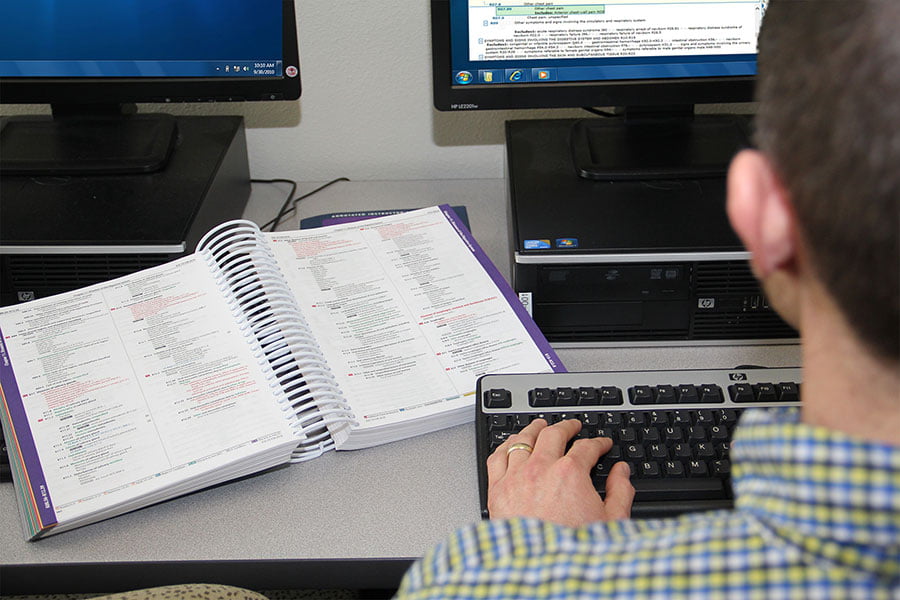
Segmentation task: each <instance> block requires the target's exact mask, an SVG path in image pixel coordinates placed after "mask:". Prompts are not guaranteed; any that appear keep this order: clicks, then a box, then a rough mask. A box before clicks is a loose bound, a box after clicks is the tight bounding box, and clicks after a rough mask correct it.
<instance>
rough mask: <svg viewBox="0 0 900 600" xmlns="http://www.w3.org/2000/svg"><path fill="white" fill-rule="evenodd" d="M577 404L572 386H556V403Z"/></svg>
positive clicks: (562, 404)
mask: <svg viewBox="0 0 900 600" xmlns="http://www.w3.org/2000/svg"><path fill="white" fill-rule="evenodd" d="M574 404H575V391H574V390H573V389H572V388H570V387H561V388H556V405H557V406H572V405H574Z"/></svg>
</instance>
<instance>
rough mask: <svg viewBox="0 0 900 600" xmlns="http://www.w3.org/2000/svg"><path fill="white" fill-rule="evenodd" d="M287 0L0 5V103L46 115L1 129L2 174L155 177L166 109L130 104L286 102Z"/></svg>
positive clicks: (290, 26)
mask: <svg viewBox="0 0 900 600" xmlns="http://www.w3.org/2000/svg"><path fill="white" fill-rule="evenodd" d="M296 28H297V23H296V18H295V15H294V3H293V0H29V1H28V2H20V1H15V0H0V102H3V103H27V104H50V105H51V107H52V113H53V119H52V120H48V119H45V118H43V117H42V116H38V117H30V116H16V117H9V118H5V119H3V120H2V122H0V172H3V173H17V174H57V175H58V174H77V175H82V174H87V173H112V172H118V173H126V172H127V173H134V172H151V171H158V170H160V169H162V168H164V166H165V165H166V163H167V161H168V159H169V157H170V156H171V153H172V151H173V149H174V147H175V145H176V142H177V134H178V131H177V126H176V123H175V119H174V118H173V117H172V116H171V115H168V114H154V115H146V114H140V115H135V114H134V113H136V112H137V110H136V108H135V107H134V104H136V103H154V102H159V103H169V102H232V101H242V100H295V99H297V98H298V97H299V96H300V70H299V53H298V49H297V33H296Z"/></svg>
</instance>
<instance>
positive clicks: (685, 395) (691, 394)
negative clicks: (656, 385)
mask: <svg viewBox="0 0 900 600" xmlns="http://www.w3.org/2000/svg"><path fill="white" fill-rule="evenodd" d="M675 393H676V394H677V395H678V403H679V404H695V403H697V402H699V401H700V396H699V395H698V394H697V387H696V386H693V385H688V384H682V385H679V386H678V387H676V388H675Z"/></svg>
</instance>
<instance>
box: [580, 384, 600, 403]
mask: <svg viewBox="0 0 900 600" xmlns="http://www.w3.org/2000/svg"><path fill="white" fill-rule="evenodd" d="M577 396H578V405H579V406H598V405H599V404H600V396H599V395H598V394H597V388H592V387H580V388H578V394H577Z"/></svg>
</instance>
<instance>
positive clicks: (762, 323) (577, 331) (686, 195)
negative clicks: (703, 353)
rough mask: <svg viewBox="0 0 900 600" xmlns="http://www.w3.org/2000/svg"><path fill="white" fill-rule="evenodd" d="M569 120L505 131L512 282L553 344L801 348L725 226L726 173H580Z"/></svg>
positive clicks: (513, 125) (514, 125) (519, 124)
mask: <svg viewBox="0 0 900 600" xmlns="http://www.w3.org/2000/svg"><path fill="white" fill-rule="evenodd" d="M573 123H574V121H573V120H570V119H554V120H531V121H510V122H508V123H507V125H506V144H507V177H508V186H509V187H508V189H509V205H508V206H509V223H510V242H511V245H512V261H513V264H512V283H513V287H514V289H515V290H516V292H518V293H519V296H520V298H522V300H523V302H524V303H525V304H526V306H528V307H529V309H530V310H531V313H532V315H533V317H534V319H535V321H536V322H537V324H538V326H539V327H540V328H541V330H542V331H543V333H544V335H545V336H546V337H547V339H548V340H549V341H550V342H552V343H553V344H554V346H557V347H566V346H600V345H605V344H617V345H620V344H623V343H624V344H634V345H640V344H661V343H662V344H673V345H675V344H715V343H735V342H740V343H772V342H785V343H788V342H795V341H796V338H797V333H796V331H794V330H793V329H792V328H791V327H790V326H788V325H787V324H786V323H785V322H784V321H782V320H781V318H780V317H779V316H778V315H777V314H776V313H775V312H774V311H773V310H772V308H771V307H770V306H769V305H768V303H767V301H766V298H765V296H764V295H763V293H762V290H761V289H760V286H759V284H758V283H757V281H756V280H755V278H754V277H753V274H752V273H751V271H750V267H749V263H748V258H749V255H748V253H747V252H746V250H745V249H744V248H743V246H742V245H741V243H740V241H739V240H738V238H737V237H736V235H735V234H734V233H733V231H732V229H731V227H730V225H729V224H728V219H727V216H726V214H725V178H724V176H718V177H716V176H713V177H703V178H694V179H656V180H643V181H609V180H592V179H586V178H583V177H580V176H579V175H578V174H577V173H576V170H575V167H574V165H573V162H572V152H571V146H570V144H571V142H572V140H571V132H572V125H573Z"/></svg>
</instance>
